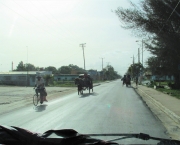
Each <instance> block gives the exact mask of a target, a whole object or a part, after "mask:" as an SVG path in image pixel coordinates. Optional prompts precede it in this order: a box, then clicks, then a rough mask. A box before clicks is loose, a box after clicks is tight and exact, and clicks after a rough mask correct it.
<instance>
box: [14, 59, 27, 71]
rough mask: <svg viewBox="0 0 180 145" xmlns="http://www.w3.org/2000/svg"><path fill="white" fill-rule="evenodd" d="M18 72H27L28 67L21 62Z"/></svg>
mask: <svg viewBox="0 0 180 145" xmlns="http://www.w3.org/2000/svg"><path fill="white" fill-rule="evenodd" d="M16 71H26V67H25V65H24V64H23V61H20V62H19V64H18V66H17V68H16Z"/></svg>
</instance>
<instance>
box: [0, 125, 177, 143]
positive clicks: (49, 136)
mask: <svg viewBox="0 0 180 145" xmlns="http://www.w3.org/2000/svg"><path fill="white" fill-rule="evenodd" d="M95 136H96V137H97V136H118V137H120V136H121V138H115V139H112V140H108V141H104V140H102V139H96V138H93V137H95ZM126 138H138V139H143V140H149V139H152V140H158V141H160V142H159V143H158V145H180V141H178V140H169V139H163V138H157V137H151V136H149V135H148V134H144V133H139V134H128V133H127V134H124V133H123V134H119V133H117V134H80V133H78V132H77V131H75V130H73V129H62V130H48V131H46V132H45V133H43V134H38V133H33V132H30V131H28V130H25V129H22V128H19V127H13V126H11V127H9V126H2V125H0V144H5V145H6V144H8V145H9V144H10V145H11V144H12V145H16V144H17V145H112V144H115V145H118V143H115V142H112V141H116V140H121V139H126Z"/></svg>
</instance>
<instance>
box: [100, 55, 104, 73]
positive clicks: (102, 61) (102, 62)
mask: <svg viewBox="0 0 180 145" xmlns="http://www.w3.org/2000/svg"><path fill="white" fill-rule="evenodd" d="M101 59H102V71H103V59H104V58H101Z"/></svg>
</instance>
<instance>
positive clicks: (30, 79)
mask: <svg viewBox="0 0 180 145" xmlns="http://www.w3.org/2000/svg"><path fill="white" fill-rule="evenodd" d="M38 74H40V75H41V76H42V77H43V76H45V75H52V71H28V72H27V71H12V72H1V73H0V84H2V85H15V86H34V83H35V78H36V75H38Z"/></svg>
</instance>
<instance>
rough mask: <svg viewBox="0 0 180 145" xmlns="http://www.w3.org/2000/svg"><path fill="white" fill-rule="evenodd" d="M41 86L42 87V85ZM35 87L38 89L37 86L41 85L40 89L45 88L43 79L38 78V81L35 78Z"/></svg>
mask: <svg viewBox="0 0 180 145" xmlns="http://www.w3.org/2000/svg"><path fill="white" fill-rule="evenodd" d="M42 84H43V85H42ZM35 85H36V86H37V87H38V86H39V85H42V86H41V88H44V87H45V86H44V79H43V78H40V80H38V79H37V78H36V80H35Z"/></svg>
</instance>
